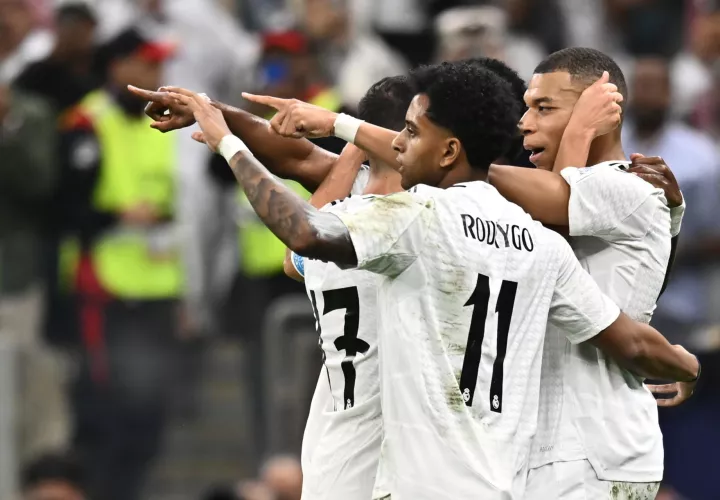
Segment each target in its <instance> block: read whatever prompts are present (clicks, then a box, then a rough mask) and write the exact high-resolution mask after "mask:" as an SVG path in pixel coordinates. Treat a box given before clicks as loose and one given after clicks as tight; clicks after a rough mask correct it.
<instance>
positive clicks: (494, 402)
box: [492, 394, 500, 410]
mask: <svg viewBox="0 0 720 500" xmlns="http://www.w3.org/2000/svg"><path fill="white" fill-rule="evenodd" d="M492 405H493V408H495V409H496V410H497V409H498V408H500V399H499V398H498V395H497V394H495V395H494V396H493V400H492Z"/></svg>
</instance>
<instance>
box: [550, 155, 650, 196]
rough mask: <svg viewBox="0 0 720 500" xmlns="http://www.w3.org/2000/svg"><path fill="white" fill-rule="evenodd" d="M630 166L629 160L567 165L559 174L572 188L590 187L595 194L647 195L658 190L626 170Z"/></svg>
mask: <svg viewBox="0 0 720 500" xmlns="http://www.w3.org/2000/svg"><path fill="white" fill-rule="evenodd" d="M631 166H632V164H631V162H630V161H606V162H602V163H598V164H597V165H592V166H589V167H582V168H576V167H568V168H565V169H563V170H562V172H561V173H560V175H562V176H563V178H564V179H565V180H566V181H567V183H568V184H569V185H570V188H571V190H572V189H573V188H580V189H592V190H594V191H595V193H596V194H598V195H600V194H601V193H604V192H608V193H609V194H613V193H615V194H617V193H620V192H621V193H623V194H624V195H628V194H632V193H635V194H636V195H645V196H647V195H649V194H651V193H653V192H656V191H657V192H659V191H660V190H658V189H657V188H655V187H654V186H653V185H652V184H650V183H649V182H645V181H644V180H642V179H641V178H640V177H638V176H636V175H632V174H630V173H629V172H628V170H629V169H630V167H631Z"/></svg>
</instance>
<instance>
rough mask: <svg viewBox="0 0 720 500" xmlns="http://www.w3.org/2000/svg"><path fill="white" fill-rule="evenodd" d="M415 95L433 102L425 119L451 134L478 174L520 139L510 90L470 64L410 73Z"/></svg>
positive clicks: (517, 108) (515, 104)
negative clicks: (460, 145) (514, 139)
mask: <svg viewBox="0 0 720 500" xmlns="http://www.w3.org/2000/svg"><path fill="white" fill-rule="evenodd" d="M411 80H412V82H413V86H414V88H415V92H416V94H425V95H427V96H428V98H429V100H430V104H429V107H428V111H427V117H428V119H430V120H431V121H433V122H434V123H435V124H437V125H439V126H441V127H443V128H445V129H447V130H449V131H451V132H452V133H453V134H454V135H455V137H457V138H458V139H459V140H460V143H461V144H462V146H463V149H464V150H465V154H466V155H467V158H468V162H469V163H470V165H471V166H472V167H474V168H480V169H483V170H487V169H488V168H489V167H490V163H492V162H493V160H495V159H496V158H499V157H500V156H502V155H504V154H505V153H506V152H507V150H508V148H509V146H510V145H511V143H512V140H513V138H515V136H516V131H517V122H518V117H519V116H520V115H519V113H520V106H519V104H518V102H517V99H515V97H514V96H513V91H512V88H511V86H510V85H509V84H508V83H507V82H506V81H505V80H503V79H502V78H501V77H500V76H498V75H497V74H495V73H494V72H493V71H490V70H489V69H486V68H484V67H481V66H478V65H476V64H470V63H468V62H467V61H460V62H453V63H449V62H444V63H441V64H436V65H431V66H422V67H420V68H417V69H415V70H413V71H412V72H411Z"/></svg>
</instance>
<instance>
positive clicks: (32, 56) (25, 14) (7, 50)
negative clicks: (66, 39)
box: [0, 0, 52, 79]
mask: <svg viewBox="0 0 720 500" xmlns="http://www.w3.org/2000/svg"><path fill="white" fill-rule="evenodd" d="M51 48H52V34H51V33H50V32H49V31H48V30H46V29H44V28H41V27H40V26H39V24H38V22H37V19H36V16H35V12H34V11H33V8H32V5H31V3H30V2H29V0H0V66H4V71H6V75H8V76H9V77H10V78H11V79H14V78H15V77H16V76H17V75H18V74H19V73H20V72H21V71H22V70H23V69H25V67H26V66H27V65H28V64H30V63H32V62H34V61H38V60H40V59H42V58H43V57H45V56H46V55H47V54H48V53H49V52H50V50H51Z"/></svg>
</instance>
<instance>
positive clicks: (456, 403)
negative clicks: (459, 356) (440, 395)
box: [445, 370, 465, 413]
mask: <svg viewBox="0 0 720 500" xmlns="http://www.w3.org/2000/svg"><path fill="white" fill-rule="evenodd" d="M461 375H462V371H461V370H455V380H452V381H450V382H449V383H448V384H446V385H445V401H447V405H448V408H450V410H452V411H453V412H456V413H460V412H462V411H464V408H465V400H464V399H463V397H462V393H461V392H460V376H461Z"/></svg>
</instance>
